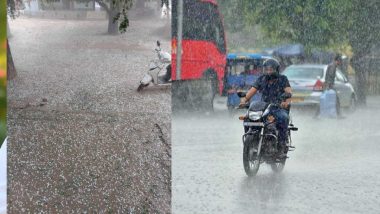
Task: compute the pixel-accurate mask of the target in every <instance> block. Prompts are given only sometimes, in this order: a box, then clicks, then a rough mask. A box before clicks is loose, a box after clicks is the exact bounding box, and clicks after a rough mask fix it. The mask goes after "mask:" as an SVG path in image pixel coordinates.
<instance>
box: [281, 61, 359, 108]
mask: <svg viewBox="0 0 380 214" xmlns="http://www.w3.org/2000/svg"><path fill="white" fill-rule="evenodd" d="M327 66H328V65H323V64H302V65H291V66H289V67H287V68H286V69H285V70H284V71H283V73H282V74H283V75H285V76H287V77H288V80H289V83H290V86H291V87H292V91H293V96H292V105H293V106H319V101H320V96H321V94H322V91H323V90H322V86H323V84H324V82H325V77H326V72H327ZM334 88H335V89H336V91H337V95H338V98H339V101H340V106H341V107H347V108H354V107H355V103H356V93H355V90H354V87H353V86H352V84H351V83H350V82H349V81H348V78H347V77H346V76H345V75H344V74H343V73H342V72H341V71H340V70H338V69H337V71H336V77H335V85H334Z"/></svg>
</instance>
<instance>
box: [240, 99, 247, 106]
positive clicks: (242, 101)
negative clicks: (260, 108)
mask: <svg viewBox="0 0 380 214" xmlns="http://www.w3.org/2000/svg"><path fill="white" fill-rule="evenodd" d="M247 101H248V100H247V98H245V97H242V98H241V99H240V104H239V107H243V106H245V105H246V104H247Z"/></svg>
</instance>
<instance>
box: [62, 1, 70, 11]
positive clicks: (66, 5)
mask: <svg viewBox="0 0 380 214" xmlns="http://www.w3.org/2000/svg"><path fill="white" fill-rule="evenodd" d="M62 9H64V10H70V9H71V8H70V1H69V0H62Z"/></svg>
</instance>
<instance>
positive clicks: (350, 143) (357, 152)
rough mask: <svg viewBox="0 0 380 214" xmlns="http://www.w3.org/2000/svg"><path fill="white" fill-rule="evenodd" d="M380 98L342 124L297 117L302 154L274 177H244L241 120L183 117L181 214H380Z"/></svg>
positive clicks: (178, 151) (176, 136)
mask: <svg viewBox="0 0 380 214" xmlns="http://www.w3.org/2000/svg"><path fill="white" fill-rule="evenodd" d="M379 105H380V97H369V98H368V107H367V108H366V109H359V110H356V111H355V112H354V113H353V114H347V113H346V114H345V115H346V118H345V119H341V120H334V119H321V120H315V119H313V118H312V117H311V116H310V112H307V111H306V112H304V111H296V110H294V111H293V123H294V124H295V125H296V126H297V127H299V131H298V132H293V145H295V146H296V150H295V151H293V152H290V153H289V156H290V158H289V159H288V160H287V162H286V166H285V169H284V171H283V172H282V173H280V174H274V173H273V172H272V171H271V169H270V166H269V165H265V164H262V165H261V166H260V169H259V172H258V174H257V175H256V177H253V178H248V177H247V176H246V174H245V172H244V169H243V163H242V150H243V145H242V142H241V135H242V132H243V127H242V124H241V122H240V121H239V120H238V119H237V117H236V116H235V117H234V118H229V117H228V115H227V113H224V112H218V113H216V114H214V115H208V116H201V117H200V116H195V117H194V115H192V116H181V115H179V116H178V115H177V116H176V117H175V118H173V121H172V127H173V131H172V135H173V136H172V144H173V148H172V149H173V150H172V153H173V157H172V163H173V164H172V173H173V174H172V175H173V193H172V194H173V201H172V205H173V210H172V211H173V213H379V210H380V205H379V203H378V202H379V200H380V189H379V186H380V180H379V179H378V175H379V173H380V168H379V165H378V163H379V162H380V155H379V150H380V140H379V137H380V135H379V131H378V129H379V127H380V108H379Z"/></svg>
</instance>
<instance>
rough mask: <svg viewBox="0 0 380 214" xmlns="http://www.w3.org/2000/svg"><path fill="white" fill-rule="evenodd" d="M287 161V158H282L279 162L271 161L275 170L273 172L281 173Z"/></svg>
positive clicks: (271, 165)
mask: <svg viewBox="0 0 380 214" xmlns="http://www.w3.org/2000/svg"><path fill="white" fill-rule="evenodd" d="M285 162H286V159H285V160H282V161H281V162H279V163H271V164H270V167H271V168H272V171H273V172H275V173H280V172H282V170H284V167H285Z"/></svg>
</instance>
